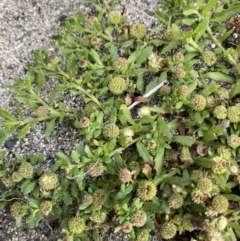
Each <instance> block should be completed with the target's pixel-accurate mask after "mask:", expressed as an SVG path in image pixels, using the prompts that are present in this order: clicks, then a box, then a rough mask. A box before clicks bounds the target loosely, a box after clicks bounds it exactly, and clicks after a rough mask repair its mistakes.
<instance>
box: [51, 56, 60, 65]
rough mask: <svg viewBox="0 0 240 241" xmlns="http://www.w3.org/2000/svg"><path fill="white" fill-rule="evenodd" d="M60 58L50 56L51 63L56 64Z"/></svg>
mask: <svg viewBox="0 0 240 241" xmlns="http://www.w3.org/2000/svg"><path fill="white" fill-rule="evenodd" d="M60 60H61V59H60V58H59V57H58V56H53V57H52V58H51V63H52V64H58V63H59V62H60Z"/></svg>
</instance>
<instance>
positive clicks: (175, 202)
mask: <svg viewBox="0 0 240 241" xmlns="http://www.w3.org/2000/svg"><path fill="white" fill-rule="evenodd" d="M168 205H169V207H170V208H172V209H178V208H180V207H182V205H183V198H182V196H181V195H180V194H179V193H175V194H173V195H172V196H170V197H169V199H168Z"/></svg>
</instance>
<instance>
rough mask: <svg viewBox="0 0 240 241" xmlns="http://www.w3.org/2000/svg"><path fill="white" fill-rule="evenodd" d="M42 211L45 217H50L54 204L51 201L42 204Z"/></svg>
mask: <svg viewBox="0 0 240 241" xmlns="http://www.w3.org/2000/svg"><path fill="white" fill-rule="evenodd" d="M40 210H41V212H42V213H43V214H44V215H46V216H48V215H49V213H50V212H51V211H52V203H51V202H50V201H43V202H42V203H41V204H40Z"/></svg>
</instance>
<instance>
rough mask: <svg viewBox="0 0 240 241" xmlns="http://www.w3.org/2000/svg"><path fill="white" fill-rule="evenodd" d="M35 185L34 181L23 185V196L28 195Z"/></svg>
mask: <svg viewBox="0 0 240 241" xmlns="http://www.w3.org/2000/svg"><path fill="white" fill-rule="evenodd" d="M36 185H37V182H36V181H33V180H30V182H29V183H28V184H27V185H24V187H23V188H21V190H22V192H23V194H24V195H26V194H28V193H30V192H31V191H32V190H33V189H34V187H35V186H36Z"/></svg>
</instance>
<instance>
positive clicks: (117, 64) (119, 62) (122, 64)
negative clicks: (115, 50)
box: [113, 57, 129, 73]
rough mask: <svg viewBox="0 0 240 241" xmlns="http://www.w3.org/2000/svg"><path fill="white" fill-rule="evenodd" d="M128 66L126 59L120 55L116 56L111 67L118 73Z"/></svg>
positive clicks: (125, 69)
mask: <svg viewBox="0 0 240 241" xmlns="http://www.w3.org/2000/svg"><path fill="white" fill-rule="evenodd" d="M128 66H129V62H128V60H127V59H125V58H121V57H119V58H117V59H116V60H115V61H114V63H113V68H114V69H115V70H116V71H117V72H120V73H121V72H125V71H127V69H128Z"/></svg>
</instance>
